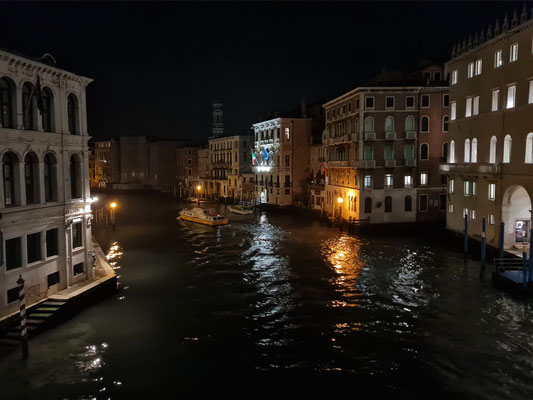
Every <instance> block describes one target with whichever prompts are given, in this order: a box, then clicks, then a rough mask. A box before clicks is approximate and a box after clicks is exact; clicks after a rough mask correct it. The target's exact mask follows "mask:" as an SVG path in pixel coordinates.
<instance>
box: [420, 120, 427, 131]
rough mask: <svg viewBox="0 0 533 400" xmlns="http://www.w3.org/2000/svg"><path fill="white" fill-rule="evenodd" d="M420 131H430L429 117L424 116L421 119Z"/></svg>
mask: <svg viewBox="0 0 533 400" xmlns="http://www.w3.org/2000/svg"><path fill="white" fill-rule="evenodd" d="M420 132H429V117H426V116H423V117H422V118H421V119H420Z"/></svg>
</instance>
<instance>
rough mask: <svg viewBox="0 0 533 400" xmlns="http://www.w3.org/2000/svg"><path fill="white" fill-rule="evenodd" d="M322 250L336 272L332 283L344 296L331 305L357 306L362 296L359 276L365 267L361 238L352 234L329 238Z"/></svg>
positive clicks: (323, 244) (323, 243) (324, 242)
mask: <svg viewBox="0 0 533 400" xmlns="http://www.w3.org/2000/svg"><path fill="white" fill-rule="evenodd" d="M321 252H322V255H323V257H324V258H325V259H326V260H327V261H328V263H329V264H330V265H331V267H332V268H333V270H334V271H335V273H336V276H335V277H334V278H333V279H332V280H333V282H332V283H333V285H334V287H335V291H336V292H337V293H339V294H340V295H341V296H342V300H339V299H334V300H332V302H331V306H332V307H355V306H357V305H358V302H359V298H360V297H361V291H360V290H359V288H358V277H359V275H360V274H361V271H362V270H363V267H364V263H363V262H362V261H361V258H360V242H359V240H357V239H356V238H354V237H350V236H341V237H335V238H331V239H327V240H324V241H323V242H322V251H321Z"/></svg>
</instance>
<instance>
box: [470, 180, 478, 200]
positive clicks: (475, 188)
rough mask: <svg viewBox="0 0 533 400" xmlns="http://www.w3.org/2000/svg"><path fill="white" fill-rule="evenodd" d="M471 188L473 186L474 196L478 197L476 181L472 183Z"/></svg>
mask: <svg viewBox="0 0 533 400" xmlns="http://www.w3.org/2000/svg"><path fill="white" fill-rule="evenodd" d="M471 183H472V184H471V186H472V196H476V195H477V183H476V181H472V182H471Z"/></svg>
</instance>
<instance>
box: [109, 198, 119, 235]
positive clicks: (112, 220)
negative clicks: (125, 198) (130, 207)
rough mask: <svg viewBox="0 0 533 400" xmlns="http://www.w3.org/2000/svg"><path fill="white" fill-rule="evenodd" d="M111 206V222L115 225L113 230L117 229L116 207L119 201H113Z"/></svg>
mask: <svg viewBox="0 0 533 400" xmlns="http://www.w3.org/2000/svg"><path fill="white" fill-rule="evenodd" d="M109 208H110V210H109V211H110V214H111V224H112V225H113V230H115V208H117V203H115V202H112V203H111V204H110V205H109Z"/></svg>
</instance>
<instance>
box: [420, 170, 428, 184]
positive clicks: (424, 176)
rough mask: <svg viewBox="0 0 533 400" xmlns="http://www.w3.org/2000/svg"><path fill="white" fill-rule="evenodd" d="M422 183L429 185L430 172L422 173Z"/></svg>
mask: <svg viewBox="0 0 533 400" xmlns="http://www.w3.org/2000/svg"><path fill="white" fill-rule="evenodd" d="M420 184H421V185H427V184H428V174H427V172H422V173H420Z"/></svg>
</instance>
